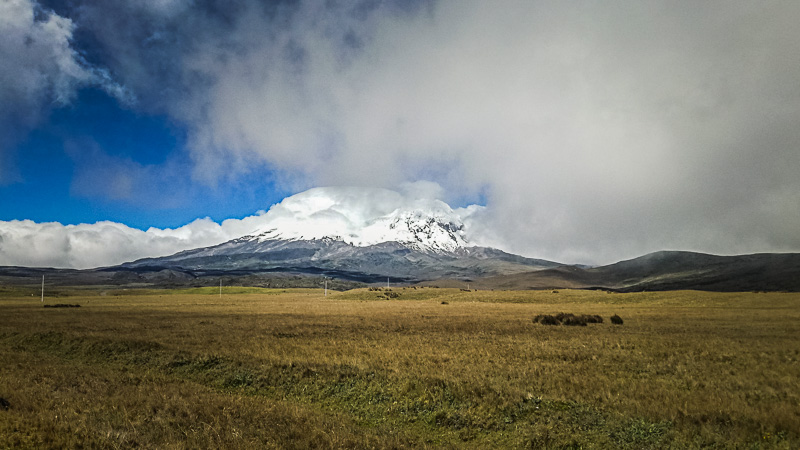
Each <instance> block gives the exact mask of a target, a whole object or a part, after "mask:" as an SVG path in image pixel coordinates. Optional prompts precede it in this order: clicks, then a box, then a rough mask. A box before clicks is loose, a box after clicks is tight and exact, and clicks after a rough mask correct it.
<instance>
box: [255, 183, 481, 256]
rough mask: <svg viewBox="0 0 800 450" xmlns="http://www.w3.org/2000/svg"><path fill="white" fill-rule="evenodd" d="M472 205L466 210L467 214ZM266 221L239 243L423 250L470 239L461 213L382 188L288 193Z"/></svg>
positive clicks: (447, 248)
mask: <svg viewBox="0 0 800 450" xmlns="http://www.w3.org/2000/svg"><path fill="white" fill-rule="evenodd" d="M474 208H475V207H474V206H473V207H471V208H465V209H461V210H460V211H464V212H467V213H471V212H472V211H474ZM264 219H265V222H266V223H265V224H264V225H263V226H262V227H261V228H260V229H259V230H258V231H256V232H254V233H252V234H251V235H249V236H245V237H244V238H241V239H240V241H256V242H266V241H271V240H282V241H311V240H323V239H329V240H336V241H342V242H344V243H347V244H351V245H353V246H356V247H367V246H371V245H376V244H380V243H384V242H397V243H399V244H401V245H403V246H405V247H407V248H411V249H414V250H418V251H424V252H434V253H442V252H454V251H456V250H459V249H464V248H467V247H469V246H471V245H473V244H471V243H470V241H469V239H468V237H467V234H466V231H465V226H464V222H463V220H462V217H461V216H460V215H459V213H457V212H456V211H454V210H453V209H452V208H450V206H449V205H448V204H447V203H445V202H443V201H441V200H433V199H409V198H408V197H406V196H403V195H402V194H400V193H398V192H395V191H390V190H388V189H379V188H361V187H358V188H357V187H324V188H314V189H310V190H308V191H305V192H301V193H299V194H296V195H293V196H291V197H287V198H286V199H284V200H283V201H282V202H280V203H278V204H276V205H273V206H272V208H270V210H269V211H268V212H267V213H266V214H265V215H264Z"/></svg>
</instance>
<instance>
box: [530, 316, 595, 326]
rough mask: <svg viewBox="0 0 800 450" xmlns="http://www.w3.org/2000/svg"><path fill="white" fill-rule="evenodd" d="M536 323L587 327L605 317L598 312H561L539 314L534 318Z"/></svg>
mask: <svg viewBox="0 0 800 450" xmlns="http://www.w3.org/2000/svg"><path fill="white" fill-rule="evenodd" d="M533 322H534V323H540V324H542V325H566V326H579V327H585V326H586V325H587V324H590V323H603V318H602V317H600V316H598V315H596V314H572V313H564V312H560V313H558V314H555V315H552V314H539V315H537V316H536V317H534V318H533Z"/></svg>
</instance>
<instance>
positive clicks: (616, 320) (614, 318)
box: [611, 314, 622, 325]
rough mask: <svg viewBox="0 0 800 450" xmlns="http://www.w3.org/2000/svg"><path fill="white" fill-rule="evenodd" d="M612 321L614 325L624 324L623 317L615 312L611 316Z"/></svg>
mask: <svg viewBox="0 0 800 450" xmlns="http://www.w3.org/2000/svg"><path fill="white" fill-rule="evenodd" d="M611 323H613V324H614V325H622V317H620V316H618V315H616V314H614V315H613V316H611Z"/></svg>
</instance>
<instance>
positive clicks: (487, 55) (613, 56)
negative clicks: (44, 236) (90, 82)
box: [14, 0, 800, 263]
mask: <svg viewBox="0 0 800 450" xmlns="http://www.w3.org/2000/svg"><path fill="white" fill-rule="evenodd" d="M78 3H82V2H78ZM14 4H23V5H24V4H25V2H16V3H14ZM28 4H29V3H28ZM63 14H65V15H68V16H69V17H71V18H72V20H74V21H75V23H77V24H78V26H79V27H81V29H83V30H85V32H86V33H87V35H90V36H91V39H93V42H94V44H95V45H96V46H97V47H98V48H100V49H101V50H102V51H99V52H98V53H100V54H104V55H109V56H107V57H106V58H105V59H104V60H103V61H104V63H105V64H107V66H108V67H109V68H110V69H111V71H112V72H113V73H114V74H115V75H116V76H118V77H119V80H120V81H121V82H122V83H123V84H124V85H125V86H126V87H127V88H129V89H131V90H132V92H134V93H135V95H136V97H137V99H139V102H140V103H139V104H138V107H139V108H141V110H142V111H148V112H158V113H164V114H167V115H168V116H169V117H171V118H172V119H173V120H175V121H176V122H178V123H181V124H182V125H183V126H184V127H185V128H186V130H187V134H188V146H189V152H190V155H191V158H192V164H193V171H194V176H195V177H196V178H197V179H202V180H206V182H208V183H211V184H213V183H217V182H222V181H224V180H226V179H239V180H241V179H247V177H252V176H258V172H257V170H256V169H254V167H261V165H262V164H265V163H266V164H268V165H269V167H271V168H272V169H274V170H275V171H276V172H278V173H281V174H282V177H283V178H282V179H281V180H280V183H281V186H283V187H286V188H289V189H292V190H294V191H299V190H302V189H305V188H307V187H311V186H317V185H331V184H338V185H368V186H382V187H397V186H401V185H402V184H403V183H407V182H414V181H419V180H429V181H431V182H435V183H436V184H438V185H439V186H441V188H442V189H441V194H442V199H443V200H445V201H448V202H451V203H452V202H455V203H459V204H464V203H467V202H475V201H481V202H482V203H485V205H486V208H485V209H484V210H483V211H482V212H481V214H482V215H483V219H482V220H481V221H480V223H479V225H480V227H483V229H484V232H482V235H483V236H486V239H488V240H491V243H492V244H494V245H496V246H498V247H500V248H503V249H505V250H508V251H512V252H515V253H521V254H525V255H530V256H536V257H542V258H547V259H553V260H560V261H570V262H573V261H574V262H584V263H608V262H613V261H615V260H619V259H622V258H625V257H633V256H637V255H639V254H643V253H646V252H649V251H654V250H660V249H686V250H698V251H705V252H713V253H722V254H732V253H746V252H758V251H800V233H798V231H797V230H800V152H798V148H800V128H798V127H797V124H798V123H800V85H798V83H797V82H796V80H798V79H800V59H798V58H797V56H796V55H797V54H798V51H800V31H798V28H797V26H796V24H797V23H798V22H799V21H800V3H796V2H781V1H766V2H730V1H708V2H703V3H702V4H697V3H685V4H679V5H675V4H674V3H667V2H659V1H641V2H626V1H625V2H624V1H609V2H600V3H598V2H589V1H586V2H583V1H579V2H556V3H554V2H540V1H527V0H525V1H523V0H503V1H497V2H486V1H480V0H439V1H430V2H427V1H399V0H398V1H383V2H374V1H341V2H318V1H312V0H308V1H298V2H267V3H264V2H259V1H248V0H237V1H225V2H223V1H212V0H209V1H196V2H188V1H179V0H174V1H151V2H140V3H136V4H133V3H131V2H126V1H122V0H109V1H106V2H87V3H85V4H81V6H80V8H75V9H74V10H69V11H66V12H64V13H63ZM50 17H54V16H52V15H51V16H50ZM53 20H56V19H53ZM34 22H36V21H34ZM26 23H27V22H26ZM36 23H44V22H42V21H39V22H36ZM67 28H68V27H66V26H64V27H61V28H58V27H57V26H54V29H56V31H57V33H56V34H55V36H56V37H58V36H60V38H59V39H61V41H59V42H67V41H68V39H67V38H65V36H66V31H65V30H67ZM59 30H61V31H59ZM48 36H50V35H48ZM53 39H55V37H54V38H53ZM64 39H67V41H65V40H64ZM48 42H49V41H48ZM46 48H48V49H50V48H56V47H54V46H53V45H48V46H47V47H46ZM57 48H63V47H57ZM66 54H69V51H67V53H66ZM66 67H71V66H69V64H67V66H66ZM40 70H42V71H43V70H44V69H40ZM58 73H66V74H69V73H70V72H69V71H68V70H62V69H59V72H58ZM74 78H75V76H72V78H71V79H74ZM57 85H58V83H54V82H51V83H50V84H47V86H57ZM490 237H491V238H490Z"/></svg>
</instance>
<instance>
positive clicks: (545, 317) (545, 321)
mask: <svg viewBox="0 0 800 450" xmlns="http://www.w3.org/2000/svg"><path fill="white" fill-rule="evenodd" d="M533 322H534V323H540V324H542V325H561V321H560V320H558V319H557V318H555V317H553V316H551V315H550V314H539V315H538V316H536V317H534V318H533Z"/></svg>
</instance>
